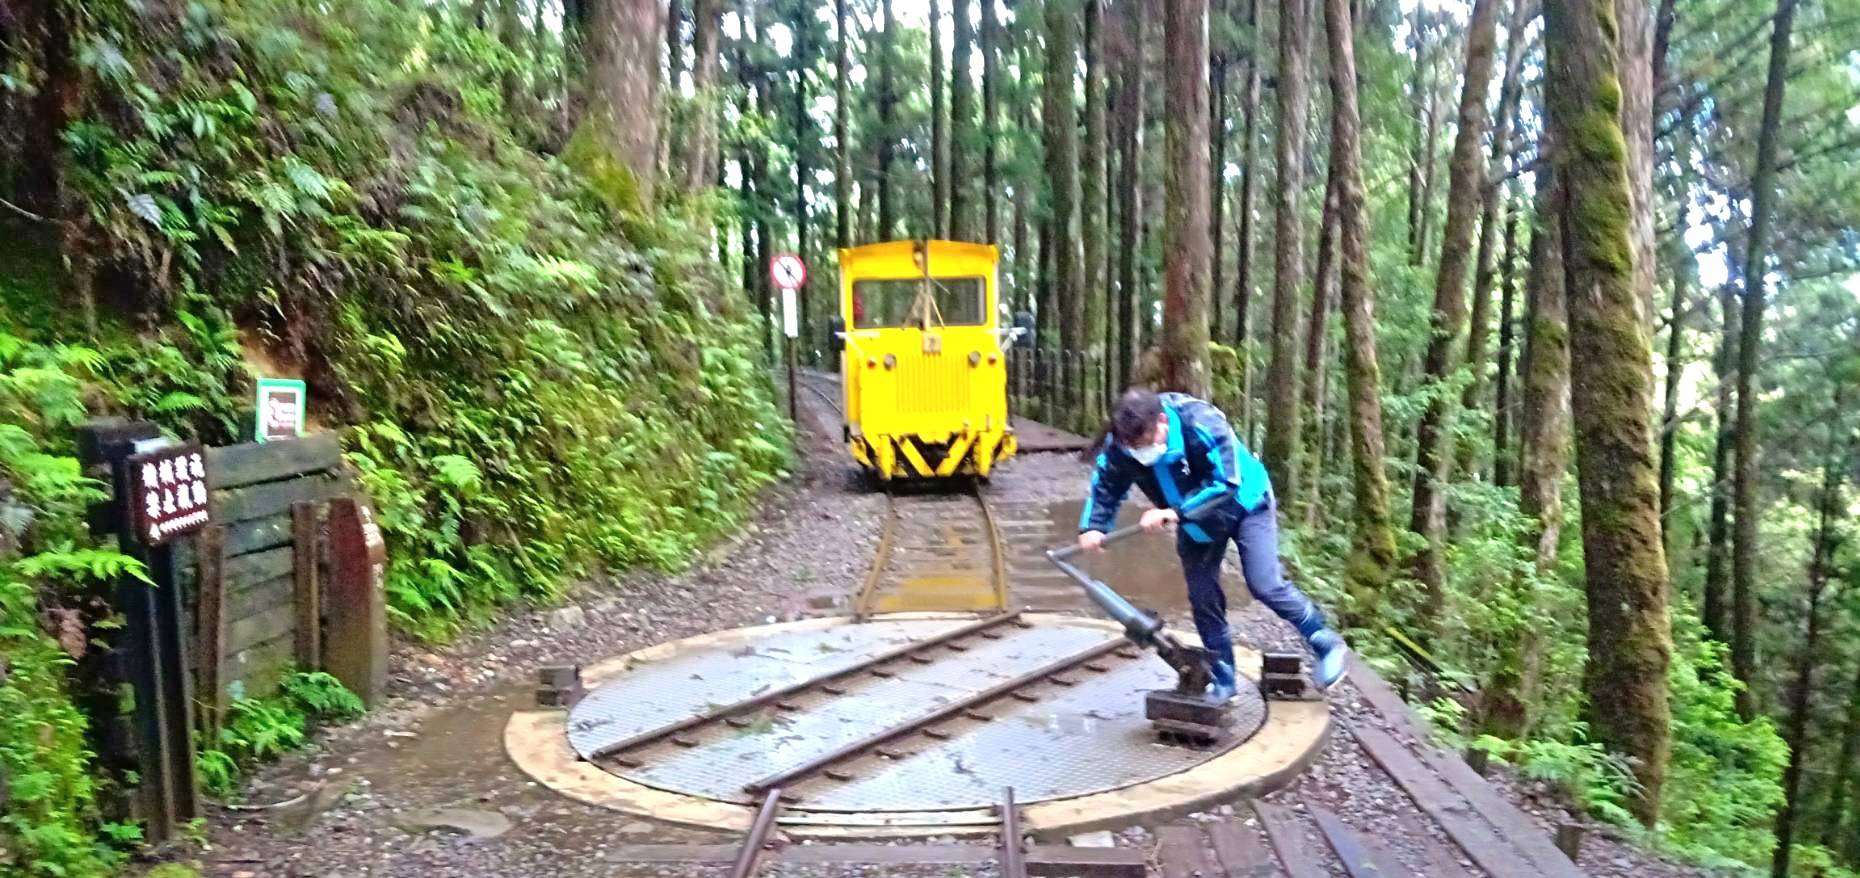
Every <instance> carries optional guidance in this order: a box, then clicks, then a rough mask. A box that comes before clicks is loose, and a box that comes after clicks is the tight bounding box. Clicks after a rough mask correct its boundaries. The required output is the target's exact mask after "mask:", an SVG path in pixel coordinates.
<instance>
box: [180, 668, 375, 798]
mask: <svg viewBox="0 0 1860 878" xmlns="http://www.w3.org/2000/svg"><path fill="white" fill-rule="evenodd" d="M364 709H365V708H364V707H363V706H362V700H361V699H360V698H357V697H356V696H355V693H353V692H350V691H349V690H348V689H346V688H344V687H343V685H342V683H341V682H339V681H337V679H336V678H335V677H332V676H330V675H328V674H326V673H323V672H321V671H296V672H293V673H291V674H289V675H287V676H286V677H285V678H284V681H283V684H282V685H281V686H280V691H279V693H278V694H277V695H275V696H272V697H268V698H252V697H248V696H246V695H244V694H238V695H236V696H235V697H234V698H233V700H232V703H231V704H230V705H228V706H227V709H226V716H225V718H224V721H223V722H222V724H221V726H220V729H219V734H218V735H217V737H215V738H214V740H212V741H208V742H205V744H206V745H205V746H203V747H201V748H200V752H199V754H198V755H197V757H196V758H197V763H196V768H195V771H196V773H197V774H198V775H199V777H200V785H201V787H202V788H203V789H205V790H206V791H207V792H209V793H212V794H214V795H220V796H224V795H229V794H231V793H233V792H235V791H236V790H237V788H238V784H239V781H240V780H241V779H242V778H243V774H244V771H245V770H246V769H247V768H249V767H251V765H252V764H253V763H255V762H259V761H262V760H266V759H272V758H275V757H278V756H282V755H284V754H285V753H289V752H290V751H292V750H295V749H297V748H298V747H301V746H303V744H304V742H305V741H306V740H308V739H309V736H310V734H311V733H312V732H313V731H314V730H315V726H316V724H318V723H323V722H340V721H342V720H345V719H350V718H353V717H356V716H360V715H361V713H362V711H363V710H364Z"/></svg>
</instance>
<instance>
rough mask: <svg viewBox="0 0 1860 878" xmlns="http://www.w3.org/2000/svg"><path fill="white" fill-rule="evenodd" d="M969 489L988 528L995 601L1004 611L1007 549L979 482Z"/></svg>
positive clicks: (1006, 602) (1005, 604) (1006, 597)
mask: <svg viewBox="0 0 1860 878" xmlns="http://www.w3.org/2000/svg"><path fill="white" fill-rule="evenodd" d="M969 489H970V490H971V491H973V492H974V494H975V502H977V503H980V504H981V505H982V526H983V527H986V528H988V550H989V552H988V554H989V560H990V561H992V562H993V564H994V573H995V601H996V605H997V606H999V607H1000V608H1001V609H1003V610H1005V609H1007V606H1008V592H1007V548H1006V546H1005V545H1004V544H1003V540H1002V539H1001V531H1000V530H998V529H997V528H996V527H995V511H994V508H993V507H991V506H989V505H988V497H987V495H986V494H983V493H982V484H981V481H980V480H977V481H974V482H971V483H970V486H969Z"/></svg>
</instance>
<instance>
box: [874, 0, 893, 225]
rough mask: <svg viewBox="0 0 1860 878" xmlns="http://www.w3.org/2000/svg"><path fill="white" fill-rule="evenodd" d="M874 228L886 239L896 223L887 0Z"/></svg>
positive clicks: (885, 4)
mask: <svg viewBox="0 0 1860 878" xmlns="http://www.w3.org/2000/svg"><path fill="white" fill-rule="evenodd" d="M878 14H879V29H880V31H881V32H880V34H879V38H878V52H877V54H878V60H877V62H876V63H875V64H874V65H873V66H875V67H877V68H878V131H877V132H875V133H874V134H873V137H874V139H876V140H877V141H878V155H877V159H878V171H877V173H878V186H877V188H878V231H877V233H876V235H875V237H876V238H877V239H878V240H881V241H889V240H891V239H892V238H893V237H895V235H896V232H897V228H898V225H897V222H898V204H897V197H896V193H895V192H893V191H892V188H891V159H892V153H893V152H894V151H895V149H896V147H897V137H898V90H897V86H896V81H897V77H896V72H895V71H894V70H893V68H895V67H896V66H897V58H896V54H897V49H898V46H897V41H898V20H897V17H896V16H894V15H893V14H892V8H891V0H878Z"/></svg>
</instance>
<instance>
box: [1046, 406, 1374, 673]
mask: <svg viewBox="0 0 1860 878" xmlns="http://www.w3.org/2000/svg"><path fill="white" fill-rule="evenodd" d="M1132 484H1135V485H1136V486H1137V487H1139V488H1141V489H1142V490H1143V493H1144V495H1145V496H1147V497H1149V498H1150V502H1151V503H1153V504H1155V505H1156V508H1155V509H1151V510H1148V511H1146V512H1144V513H1143V518H1142V521H1141V524H1142V526H1143V529H1144V530H1148V531H1160V530H1163V529H1164V528H1167V527H1170V526H1175V527H1176V529H1177V533H1176V554H1177V555H1178V556H1180V557H1181V559H1182V573H1183V576H1184V577H1185V578H1186V579H1187V580H1188V602H1189V606H1190V607H1191V608H1193V610H1194V616H1195V630H1196V632H1197V633H1198V634H1200V635H1201V642H1202V644H1203V645H1205V646H1206V647H1207V648H1208V650H1209V651H1210V652H1212V653H1213V654H1214V682H1213V683H1212V684H1211V685H1210V687H1209V692H1210V694H1211V695H1213V696H1215V697H1217V698H1220V699H1222V700H1225V699H1229V698H1232V697H1233V695H1234V686H1235V678H1234V644H1233V632H1232V631H1231V630H1230V629H1229V628H1228V625H1227V594H1226V592H1224V591H1222V590H1221V562H1222V561H1223V560H1224V559H1225V558H1226V556H1227V542H1228V541H1229V540H1232V541H1233V543H1234V544H1235V545H1236V546H1238V547H1239V549H1240V569H1241V572H1242V573H1243V574H1245V576H1246V587H1247V590H1248V591H1250V592H1252V594H1253V597H1254V598H1255V599H1257V600H1258V601H1259V602H1260V603H1263V604H1265V605H1266V606H1268V607H1270V608H1271V609H1272V611H1273V612H1274V613H1277V614H1278V615H1279V618H1281V619H1284V620H1285V621H1286V622H1289V623H1291V624H1292V626H1293V627H1295V628H1297V629H1298V633H1299V634H1301V635H1303V636H1304V638H1305V642H1306V643H1307V644H1309V645H1310V647H1311V652H1312V653H1313V654H1314V655H1315V656H1316V657H1317V667H1316V672H1315V673H1314V674H1313V675H1312V676H1313V679H1314V680H1315V681H1316V682H1317V685H1318V687H1319V688H1320V689H1329V688H1330V687H1331V686H1334V685H1336V683H1337V681H1338V680H1341V679H1343V675H1344V671H1345V669H1346V667H1347V664H1348V663H1347V662H1346V660H1345V659H1346V658H1347V656H1348V655H1349V648H1348V647H1347V646H1345V645H1344V642H1343V638H1342V637H1340V636H1338V635H1337V633H1336V632H1335V631H1332V630H1330V629H1329V628H1328V627H1326V626H1325V624H1324V616H1323V614H1322V613H1320V612H1319V611H1318V608H1317V605H1316V604H1314V603H1312V602H1311V599H1310V598H1308V597H1306V596H1305V594H1304V592H1301V591H1299V590H1298V587H1297V586H1294V585H1293V584H1292V583H1291V582H1290V581H1288V580H1286V578H1285V573H1284V571H1283V569H1282V568H1281V567H1280V566H1279V524H1278V502H1277V501H1276V500H1275V499H1274V498H1273V495H1272V482H1271V480H1270V479H1269V478H1268V477H1267V475H1266V467H1265V465H1263V464H1261V463H1260V461H1259V458H1257V457H1254V456H1253V454H1252V452H1250V451H1248V450H1247V449H1246V446H1244V445H1242V444H1241V443H1240V440H1239V439H1237V438H1235V436H1234V431H1233V428H1232V427H1231V426H1229V425H1228V423H1227V416H1226V415H1223V414H1221V411H1220V409H1217V408H1215V407H1214V406H1213V405H1210V404H1209V403H1207V402H1204V401H1202V400H1199V399H1196V398H1195V397H1192V396H1189V395H1188V394H1185V393H1161V394H1158V393H1155V392H1152V391H1149V390H1144V389H1140V388H1139V389H1133V390H1129V391H1126V392H1125V393H1124V395H1123V396H1122V397H1121V398H1119V399H1118V401H1117V406H1116V407H1115V408H1114V409H1113V410H1112V412H1111V425H1110V431H1109V435H1108V436H1106V437H1105V440H1104V444H1103V446H1102V447H1101V448H1100V449H1099V452H1098V457H1097V464H1096V466H1095V467H1094V468H1093V470H1092V475H1091V489H1090V492H1089V493H1088V494H1087V496H1086V498H1085V510H1084V512H1083V513H1081V514H1080V515H1079V548H1081V549H1083V550H1085V551H1087V552H1097V551H1102V550H1103V547H1104V534H1105V531H1107V530H1110V528H1111V525H1112V523H1113V522H1115V521H1116V520H1117V509H1118V507H1119V506H1122V505H1123V502H1124V495H1126V494H1128V493H1129V492H1130V486H1131V485H1132ZM1190 510H1193V511H1194V515H1193V517H1192V518H1190V519H1188V520H1183V518H1182V513H1184V512H1187V511H1190Z"/></svg>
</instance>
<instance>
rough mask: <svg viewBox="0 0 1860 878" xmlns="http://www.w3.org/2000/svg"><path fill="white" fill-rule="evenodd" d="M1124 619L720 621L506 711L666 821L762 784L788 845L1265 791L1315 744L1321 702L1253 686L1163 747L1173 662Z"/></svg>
mask: <svg viewBox="0 0 1860 878" xmlns="http://www.w3.org/2000/svg"><path fill="white" fill-rule="evenodd" d="M1123 633H1124V632H1123V629H1122V628H1120V627H1119V626H1118V625H1117V624H1115V623H1113V622H1108V621H1100V620H1096V619H1086V618H1079V617H1075V616H1067V615H1058V614H1046V613H1032V612H1007V613H993V614H985V615H969V614H951V613H897V614H888V615H880V616H875V617H871V618H869V619H865V620H863V621H861V620H858V619H855V618H850V617H834V618H823V619H810V620H804V621H799V622H791V623H785V624H776V625H765V626H757V627H751V628H738V629H731V630H727V631H722V632H717V633H713V634H708V635H702V636H698V637H693V638H688V639H685V640H680V641H674V642H671V643H666V644H661V645H658V646H654V647H650V648H647V649H643V650H640V651H637V652H634V653H630V654H628V655H623V656H619V657H616V658H613V659H610V660H608V661H604V662H602V663H600V664H597V665H592V666H589V667H586V668H583V669H581V670H580V671H579V679H578V680H561V679H558V680H556V681H554V688H553V689H550V690H549V693H550V694H551V695H552V696H554V697H551V698H550V699H549V700H550V701H552V702H554V703H557V704H560V705H561V706H556V707H548V708H539V709H536V710H531V711H522V712H519V713H517V714H515V715H514V716H513V717H512V718H511V719H510V721H509V723H508V724H507V726H506V728H505V733H504V743H505V747H506V750H507V751H508V753H509V754H510V756H511V758H512V759H513V760H514V761H515V762H516V764H517V765H518V766H519V767H521V768H522V769H523V770H524V771H525V772H526V773H528V774H529V775H530V776H532V777H534V778H535V779H536V780H537V781H539V782H540V783H542V784H544V785H546V786H548V787H551V788H553V789H555V790H556V791H558V792H560V793H562V794H564V795H566V796H569V797H571V798H574V799H577V800H580V801H583V802H586V803H588V804H591V805H595V806H599V807H603V808H608V809H612V810H614V811H619V812H625V813H630V814H633V815H637V816H641V817H648V818H653V819H657V820H661V821H666V822H670V823H674V824H682V825H686V826H695V827H703V828H712V829H727V830H736V831H742V830H744V829H745V828H748V827H750V825H751V823H752V822H753V821H754V820H755V818H756V815H757V813H758V810H759V808H758V806H759V805H762V804H764V803H765V802H768V801H771V799H770V797H771V796H773V797H774V799H773V800H774V801H779V803H780V810H779V815H778V817H777V818H776V819H777V822H778V825H779V827H780V828H781V830H782V831H783V832H784V833H786V834H787V835H788V836H790V837H798V838H807V837H814V838H852V837H899V836H942V835H977V834H984V833H989V832H993V831H995V830H996V829H997V828H998V826H999V820H1000V818H999V817H998V813H999V812H998V809H997V806H998V805H999V803H1000V802H1001V801H1002V798H1003V794H1004V791H1007V790H1011V791H1012V796H1013V798H1014V800H1015V801H1017V802H1018V803H1019V808H1018V819H1019V820H1020V821H1021V825H1022V826H1023V827H1024V829H1025V831H1027V832H1033V833H1042V834H1062V833H1072V832H1079V831H1084V830H1087V829H1097V828H1114V827H1118V826H1124V825H1130V824H1132V823H1136V822H1138V821H1141V820H1151V819H1160V818H1164V817H1167V816H1170V815H1174V814H1180V813H1186V812H1188V811H1191V810H1194V809H1196V808H1198V807H1201V806H1204V805H1206V804H1208V803H1210V802H1213V801H1216V800H1225V799H1231V798H1232V797H1234V796H1236V795H1241V794H1248V793H1254V794H1257V793H1263V792H1266V791H1269V790H1271V789H1274V788H1277V787H1278V786H1280V785H1283V784H1285V783H1288V782H1289V781H1290V780H1291V779H1292V778H1293V777H1294V776H1295V775H1296V774H1297V773H1298V772H1299V771H1301V770H1302V769H1303V768H1304V767H1305V766H1306V765H1307V764H1308V763H1309V761H1310V760H1311V759H1312V758H1314V757H1315V755H1316V754H1317V752H1318V750H1319V749H1320V747H1321V745H1322V742H1323V739H1324V736H1325V734H1326V733H1327V731H1328V729H1329V725H1330V717H1329V712H1328V708H1327V706H1326V705H1325V703H1324V702H1323V701H1322V700H1316V699H1305V698H1300V697H1296V696H1292V697H1287V698H1272V699H1268V698H1267V697H1266V696H1264V695H1262V694H1261V692H1262V690H1261V688H1260V687H1258V686H1248V687H1243V688H1242V694H1241V697H1240V701H1239V703H1238V704H1237V705H1236V707H1235V709H1234V714H1235V722H1234V726H1233V734H1232V735H1231V736H1230V737H1228V738H1227V739H1225V740H1223V741H1221V742H1220V743H1218V744H1214V745H1210V746H1205V747H1192V746H1184V745H1182V744H1180V743H1172V742H1170V741H1165V740H1163V739H1162V738H1161V737H1159V735H1158V733H1157V731H1156V729H1155V728H1154V727H1153V726H1152V724H1151V722H1150V721H1149V720H1148V719H1146V717H1145V715H1144V693H1145V692H1146V691H1149V690H1155V689H1159V688H1166V687H1168V686H1170V685H1172V684H1173V683H1174V682H1175V671H1174V670H1173V669H1171V667H1170V666H1169V665H1168V664H1165V663H1164V662H1162V661H1158V660H1157V658H1156V656H1155V655H1154V654H1152V653H1150V652H1149V651H1147V650H1142V649H1140V648H1138V647H1137V646H1135V645H1134V644H1132V643H1131V642H1130V641H1128V640H1126V639H1125V638H1124V636H1123ZM1240 661H1241V664H1242V669H1243V671H1246V672H1247V673H1248V674H1257V673H1258V670H1259V668H1260V664H1261V656H1259V655H1258V654H1257V653H1251V652H1250V651H1247V650H1244V649H1243V650H1241V656H1240ZM584 692H585V694H582V693H584Z"/></svg>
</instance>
